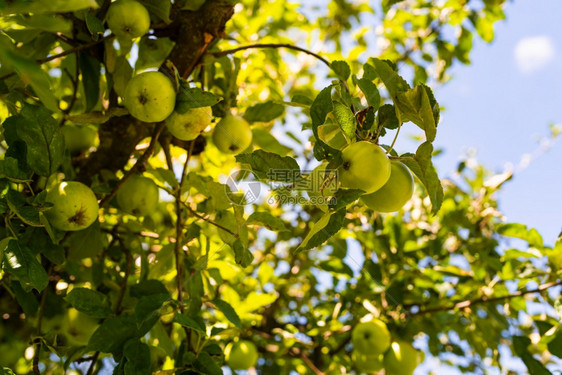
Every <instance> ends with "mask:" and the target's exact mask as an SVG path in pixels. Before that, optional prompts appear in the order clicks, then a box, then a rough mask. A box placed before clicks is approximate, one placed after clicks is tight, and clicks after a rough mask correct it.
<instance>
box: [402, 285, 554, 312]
mask: <svg viewBox="0 0 562 375" xmlns="http://www.w3.org/2000/svg"><path fill="white" fill-rule="evenodd" d="M560 285H562V280H559V281H555V282H550V283H546V284H542V285H539V286H538V287H537V288H535V289H527V290H518V291H516V292H515V293H513V294H506V295H505V296H497V297H488V296H482V297H479V298H475V299H469V300H465V301H460V302H457V303H455V304H454V305H451V306H439V307H431V308H428V309H423V310H422V309H420V310H419V311H417V312H415V313H409V315H422V314H431V313H436V312H441V311H449V310H457V309H465V308H467V307H470V306H473V305H478V304H482V303H494V302H499V301H503V300H506V299H512V298H515V297H522V296H524V295H527V294H534V293H542V292H544V291H545V290H547V289H549V288H552V287H555V286H560ZM414 306H419V305H410V306H407V307H414Z"/></svg>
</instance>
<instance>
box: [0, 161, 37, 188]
mask: <svg viewBox="0 0 562 375" xmlns="http://www.w3.org/2000/svg"><path fill="white" fill-rule="evenodd" d="M0 178H7V179H8V180H10V181H12V182H16V183H22V182H26V181H31V180H30V178H29V176H28V175H27V174H26V173H25V172H24V171H22V170H21V169H20V168H19V166H18V160H17V159H15V158H12V157H9V156H6V157H4V159H3V160H0Z"/></svg>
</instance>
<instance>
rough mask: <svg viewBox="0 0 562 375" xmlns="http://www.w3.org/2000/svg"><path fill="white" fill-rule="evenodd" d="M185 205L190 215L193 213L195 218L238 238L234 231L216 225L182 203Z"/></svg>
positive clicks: (184, 203)
mask: <svg viewBox="0 0 562 375" xmlns="http://www.w3.org/2000/svg"><path fill="white" fill-rule="evenodd" d="M182 203H183V205H184V206H185V208H187V210H188V211H189V213H191V214H192V215H193V216H195V217H197V218H199V219H201V220H204V221H206V222H207V223H209V224H211V225H214V226H215V227H217V228H219V229H222V230H224V231H225V232H228V233H229V234H231V235H233V236H235V237H238V234H236V233H234V232H233V231H231V230H230V229H228V228H226V227H224V226H222V225H220V224H219V223H216V222H214V221H212V220H211V219H209V218H207V217H205V216H203V215H201V214H200V213H199V212H197V211H195V210H194V209H193V208H191V207H189V205H188V204H187V203H186V202H182Z"/></svg>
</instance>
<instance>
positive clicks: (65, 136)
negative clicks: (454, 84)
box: [0, 0, 562, 375]
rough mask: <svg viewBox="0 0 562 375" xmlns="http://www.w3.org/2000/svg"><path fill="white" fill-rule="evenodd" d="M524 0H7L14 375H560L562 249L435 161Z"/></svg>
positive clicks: (3, 282)
mask: <svg viewBox="0 0 562 375" xmlns="http://www.w3.org/2000/svg"><path fill="white" fill-rule="evenodd" d="M503 3H504V0H482V1H476V0H475V1H456V0H450V1H441V2H432V1H424V0H412V1H400V0H381V1H380V2H368V1H342V0H326V1H306V2H304V1H303V2H300V3H299V2H296V1H284V0H263V1H251V0H243V1H240V2H234V1H230V0H138V1H134V0H117V1H113V2H112V1H111V0H11V1H0V17H1V18H0V22H1V24H2V28H1V30H0V77H1V80H0V121H1V123H2V125H1V129H2V133H1V134H2V138H1V143H0V147H1V148H2V152H1V155H2V157H1V160H0V214H1V215H2V218H3V220H2V224H1V225H0V262H1V268H0V315H1V319H2V320H1V324H0V373H1V374H13V373H16V374H26V373H31V374H63V373H68V374H88V375H90V374H106V373H114V374H151V373H155V374H211V375H214V374H223V373H225V374H228V373H232V371H239V370H241V371H243V370H249V371H250V373H258V372H259V373H263V374H271V373H279V374H297V373H298V374H316V375H319V374H354V373H355V374H360V373H386V374H398V375H409V374H412V373H413V372H414V371H417V372H420V373H422V372H423V371H428V370H432V369H434V366H436V364H437V363H440V366H452V367H454V368H456V369H458V370H459V371H461V372H468V373H484V372H488V371H491V370H492V369H500V370H502V371H503V372H507V371H520V370H521V368H525V369H527V370H528V372H529V373H531V374H549V373H550V370H549V369H552V368H553V366H555V364H556V361H557V359H556V357H562V333H560V332H559V331H560V329H559V323H558V322H559V319H560V317H559V316H558V315H557V314H560V311H561V310H560V307H559V306H560V302H559V301H558V300H557V299H556V295H555V294H554V293H552V291H553V290H556V287H557V286H559V285H561V282H560V280H559V278H558V272H559V270H560V269H561V268H562V259H561V258H560V252H561V251H562V241H559V242H557V243H556V244H555V245H554V246H547V245H546V244H545V243H544V242H543V239H542V237H541V236H540V234H539V233H538V232H537V231H536V230H534V229H529V228H527V227H525V226H524V225H522V224H519V223H506V222H505V220H504V219H503V217H502V214H501V212H499V210H498V206H497V201H496V194H497V192H498V191H500V189H501V186H502V184H503V183H504V182H505V181H507V180H509V179H510V178H511V177H512V176H511V175H510V174H498V175H494V174H491V173H490V172H488V171H486V170H485V168H483V167H481V166H478V165H477V164H474V163H468V162H467V163H465V162H463V163H461V164H460V165H459V169H458V173H459V176H460V177H461V179H460V180H459V181H455V182H453V181H451V180H447V179H442V178H440V177H439V176H438V173H437V170H436V169H435V167H434V166H433V164H432V157H433V156H435V155H436V154H438V153H439V150H435V149H434V146H433V142H434V141H435V139H436V137H438V129H439V120H440V107H439V104H438V99H439V98H436V97H435V96H434V94H433V91H432V89H431V88H430V86H434V85H437V84H441V83H444V82H446V81H447V80H448V79H449V78H450V77H449V76H448V74H447V71H448V69H449V68H450V67H451V66H452V65H453V64H457V63H462V64H469V63H470V50H471V48H472V43H473V39H474V38H479V39H482V40H484V41H486V42H490V41H491V40H492V39H493V36H494V23H495V22H497V21H499V20H501V19H503V18H504V12H503V5H504V4H503ZM411 134H415V142H403V140H404V139H405V138H408V135H411ZM408 145H409V146H408ZM509 238H516V239H517V242H515V244H516V246H515V247H513V246H510V245H509V244H511V243H512V242H509V241H508V239H509ZM537 303H538V304H541V306H543V307H544V311H543V310H541V312H540V313H537V312H536V309H532V308H530V306H531V305H532V304H535V305H536V304H537ZM504 358H508V359H509V360H508V361H505V360H504ZM514 364H515V365H519V367H517V369H519V370H512V367H511V366H513V365H514ZM229 371H230V372H229Z"/></svg>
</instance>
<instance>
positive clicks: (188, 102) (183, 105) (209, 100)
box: [175, 81, 220, 113]
mask: <svg viewBox="0 0 562 375" xmlns="http://www.w3.org/2000/svg"><path fill="white" fill-rule="evenodd" d="M219 100H220V98H219V97H218V96H216V95H215V94H212V93H210V92H208V91H203V90H201V89H200V88H198V87H189V84H188V83H187V82H184V81H182V82H180V90H179V92H178V95H177V97H176V107H175V111H176V112H179V113H185V112H187V110H188V109H191V108H201V107H210V106H213V105H215V104H217V103H218V102H219Z"/></svg>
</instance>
